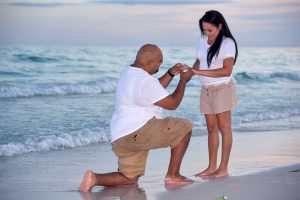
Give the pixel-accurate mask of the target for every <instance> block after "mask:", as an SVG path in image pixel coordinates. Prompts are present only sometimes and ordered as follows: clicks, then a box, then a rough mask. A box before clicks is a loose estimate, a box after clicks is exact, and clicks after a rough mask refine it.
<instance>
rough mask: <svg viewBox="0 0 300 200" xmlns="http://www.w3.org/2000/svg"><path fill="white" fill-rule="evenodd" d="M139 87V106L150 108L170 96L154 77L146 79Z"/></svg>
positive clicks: (136, 99) (137, 99)
mask: <svg viewBox="0 0 300 200" xmlns="http://www.w3.org/2000/svg"><path fill="white" fill-rule="evenodd" d="M137 86H138V87H137V93H136V95H137V96H136V98H135V101H136V104H138V105H143V106H149V105H152V104H154V103H155V102H157V101H159V100H161V99H163V98H165V97H167V96H168V95H169V93H168V91H167V90H166V89H165V88H164V87H163V86H162V85H161V84H160V82H159V80H158V79H157V78H154V77H152V76H151V77H149V78H147V79H144V80H143V81H141V82H140V84H138V85H137Z"/></svg>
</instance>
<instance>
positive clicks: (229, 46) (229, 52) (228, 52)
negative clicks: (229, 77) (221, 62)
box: [221, 38, 235, 59]
mask: <svg viewBox="0 0 300 200" xmlns="http://www.w3.org/2000/svg"><path fill="white" fill-rule="evenodd" d="M221 49H222V50H221V51H222V53H223V56H222V57H223V59H226V58H235V43H234V41H233V40H232V39H231V38H226V39H224V40H223V43H222V48H221Z"/></svg>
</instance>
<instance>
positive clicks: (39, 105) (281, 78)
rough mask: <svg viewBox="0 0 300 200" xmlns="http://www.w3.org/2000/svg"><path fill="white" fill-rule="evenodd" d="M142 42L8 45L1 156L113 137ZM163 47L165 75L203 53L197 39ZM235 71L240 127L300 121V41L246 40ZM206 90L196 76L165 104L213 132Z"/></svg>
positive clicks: (0, 62)
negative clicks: (204, 106)
mask: <svg viewBox="0 0 300 200" xmlns="http://www.w3.org/2000/svg"><path fill="white" fill-rule="evenodd" d="M137 50H138V47H101V46H99V47H68V46H64V47H56V46H53V47H51V46H0V156H14V155H18V154H26V153H30V152H38V151H45V150H54V149H68V148H76V147H80V146H84V145H89V144H92V143H99V145H101V143H107V142H109V135H108V134H109V122H110V118H111V116H112V112H113V109H114V95H115V89H116V83H117V79H118V77H119V75H120V73H121V72H122V70H123V69H124V67H125V66H127V65H129V64H131V63H132V62H133V60H134V58H135V54H136V51H137ZM162 51H163V54H164V63H163V64H162V66H161V69H160V71H159V73H158V74H157V75H156V76H157V77H159V76H160V75H162V74H163V73H164V72H165V71H166V70H167V69H168V68H170V67H171V66H173V65H174V64H175V63H177V62H182V63H186V64H188V65H190V66H191V65H192V64H193V62H194V60H195V47H162ZM233 77H234V79H235V82H236V86H237V93H238V100H239V107H238V108H237V109H236V110H235V111H234V112H233V115H232V127H233V130H234V131H237V132H241V133H243V132H250V131H272V130H291V129H299V128H300V48H240V49H239V58H238V61H237V63H236V65H235V67H234V71H233ZM177 82H178V78H175V79H174V80H173V82H172V83H171V85H170V87H169V88H168V90H169V91H170V92H172V91H173V90H174V88H175V86H176V84H177ZM199 95H200V82H199V79H198V78H197V77H193V79H192V80H191V81H190V82H189V83H188V86H187V89H186V93H185V97H184V99H183V101H182V104H181V105H180V107H179V108H178V109H177V110H176V111H165V115H172V116H180V117H185V118H187V119H189V120H190V121H191V122H193V123H194V130H193V135H205V134H207V132H206V127H205V120H204V116H203V115H202V114H201V113H200V112H199ZM137 117H138V116H137ZM299 134H300V133H299Z"/></svg>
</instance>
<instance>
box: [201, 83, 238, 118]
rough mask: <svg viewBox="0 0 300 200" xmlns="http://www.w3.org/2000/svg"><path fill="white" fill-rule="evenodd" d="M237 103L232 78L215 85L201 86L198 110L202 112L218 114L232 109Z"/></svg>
mask: <svg viewBox="0 0 300 200" xmlns="http://www.w3.org/2000/svg"><path fill="white" fill-rule="evenodd" d="M237 105H238V101H237V97H236V91H235V84H234V82H233V80H230V82H229V83H224V84H220V85H217V86H214V85H212V86H202V88H201V95H200V111H201V112H202V113H204V114H219V113H222V112H226V111H230V110H233V109H234V108H236V107H237Z"/></svg>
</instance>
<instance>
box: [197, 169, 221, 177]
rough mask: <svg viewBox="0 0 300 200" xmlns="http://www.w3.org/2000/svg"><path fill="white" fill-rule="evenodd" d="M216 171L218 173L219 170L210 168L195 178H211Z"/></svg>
mask: <svg viewBox="0 0 300 200" xmlns="http://www.w3.org/2000/svg"><path fill="white" fill-rule="evenodd" d="M216 171H217V168H209V167H208V168H207V169H206V170H204V171H202V172H200V173H198V174H195V176H197V177H201V178H203V177H206V176H209V175H211V174H214V173H215V172H216Z"/></svg>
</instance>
